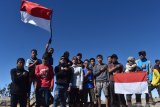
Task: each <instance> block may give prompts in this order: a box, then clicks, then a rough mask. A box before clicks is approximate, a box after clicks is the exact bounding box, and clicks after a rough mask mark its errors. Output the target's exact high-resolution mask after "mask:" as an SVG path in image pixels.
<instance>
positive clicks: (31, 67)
mask: <svg viewBox="0 0 160 107" xmlns="http://www.w3.org/2000/svg"><path fill="white" fill-rule="evenodd" d="M41 63H42V61H41V60H40V59H38V58H37V50H36V49H32V50H31V58H30V59H27V62H26V67H27V68H28V71H29V92H30V93H31V86H32V83H33V85H34V88H35V87H36V80H35V67H36V65H39V64H41ZM30 93H29V95H28V106H30Z"/></svg>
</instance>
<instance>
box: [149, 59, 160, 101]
mask: <svg viewBox="0 0 160 107" xmlns="http://www.w3.org/2000/svg"><path fill="white" fill-rule="evenodd" d="M159 65H160V60H155V65H154V69H153V70H152V72H153V73H152V74H153V75H152V82H151V86H150V87H149V91H150V92H149V93H151V91H152V90H153V89H155V88H156V89H157V92H158V95H159V98H160V82H159V81H160V71H159V70H160V67H159Z"/></svg>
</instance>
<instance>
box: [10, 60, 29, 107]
mask: <svg viewBox="0 0 160 107" xmlns="http://www.w3.org/2000/svg"><path fill="white" fill-rule="evenodd" d="M24 64H25V60H24V59H23V58H18V60H17V67H16V68H13V69H11V72H10V73H11V80H12V83H11V107H17V104H18V103H19V104H20V107H26V105H27V95H28V94H29V75H28V72H27V71H26V70H25V69H24Z"/></svg>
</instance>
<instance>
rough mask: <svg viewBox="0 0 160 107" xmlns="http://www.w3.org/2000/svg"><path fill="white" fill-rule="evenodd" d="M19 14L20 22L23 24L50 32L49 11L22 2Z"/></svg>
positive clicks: (24, 0)
mask: <svg viewBox="0 0 160 107" xmlns="http://www.w3.org/2000/svg"><path fill="white" fill-rule="evenodd" d="M20 12H21V20H22V21H23V22H24V23H30V24H33V25H35V26H39V27H41V28H43V29H45V30H47V31H49V32H50V21H51V15H52V10H51V9H48V8H46V7H43V6H41V5H39V4H36V3H33V2H29V1H26V0H23V1H22V5H21V9H20Z"/></svg>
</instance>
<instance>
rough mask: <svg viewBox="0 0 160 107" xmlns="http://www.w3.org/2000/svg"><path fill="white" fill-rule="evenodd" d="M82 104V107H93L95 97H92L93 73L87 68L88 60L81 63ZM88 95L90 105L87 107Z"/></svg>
mask: <svg viewBox="0 0 160 107" xmlns="http://www.w3.org/2000/svg"><path fill="white" fill-rule="evenodd" d="M83 66H84V68H83V74H84V81H83V96H84V97H83V100H84V101H83V102H84V107H94V101H95V95H94V84H93V71H92V70H91V69H90V68H89V60H88V59H86V60H85V61H84V63H83ZM88 95H89V98H90V104H89V105H87V101H88Z"/></svg>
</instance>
